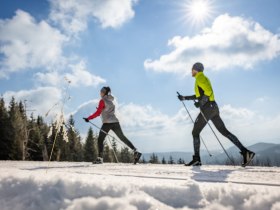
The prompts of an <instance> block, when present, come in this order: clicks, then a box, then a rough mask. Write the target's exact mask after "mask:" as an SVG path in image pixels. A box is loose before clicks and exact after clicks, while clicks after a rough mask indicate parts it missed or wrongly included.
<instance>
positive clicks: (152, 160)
mask: <svg viewBox="0 0 280 210" xmlns="http://www.w3.org/2000/svg"><path fill="white" fill-rule="evenodd" d="M149 162H150V163H153V164H158V163H159V161H158V156H157V155H156V154H155V153H153V154H152V155H151V157H150V161H149Z"/></svg>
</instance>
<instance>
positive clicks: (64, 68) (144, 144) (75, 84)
mask: <svg viewBox="0 0 280 210" xmlns="http://www.w3.org/2000/svg"><path fill="white" fill-rule="evenodd" d="M278 8H280V2H279V1H278V0H268V1H262V0H247V1H244V0H235V1H222V0H176V1H175V0H173V1H169V0H118V1H115V0H106V1H105V0H104V1H100V0H80V1H76V0H67V1H66V0H62V1H55V0H48V1H45V0H42V1H36V0H25V1H21V0H9V1H1V2H0V94H1V95H2V96H3V97H4V99H5V101H6V103H7V104H6V105H8V103H9V101H10V99H11V97H12V96H14V97H15V98H16V100H18V101H19V100H22V101H25V102H26V107H27V109H28V110H30V111H28V112H29V113H30V114H31V112H33V113H34V114H35V115H41V116H45V115H46V113H47V112H48V111H49V110H50V109H51V111H50V112H49V115H48V116H47V117H46V121H47V122H51V121H54V120H55V117H56V114H57V113H59V112H60V110H61V107H62V101H65V103H64V114H65V116H69V115H70V114H72V115H73V116H74V119H75V122H76V127H77V128H78V130H79V132H80V134H81V136H82V137H84V136H86V133H87V130H88V128H89V126H90V125H89V124H86V123H85V122H84V121H83V120H82V117H87V116H89V115H90V114H92V113H93V112H94V111H95V110H96V106H97V104H98V101H99V91H100V89H101V88H102V87H103V86H110V87H111V89H112V95H114V97H115V99H116V100H115V103H116V107H117V111H116V112H117V117H118V118H119V120H120V124H121V126H122V128H123V131H124V133H125V135H126V136H127V137H128V138H129V139H130V140H131V141H132V142H133V143H134V144H135V146H136V147H137V148H138V149H139V150H140V151H143V152H163V151H192V150H193V146H192V135H191V132H192V122H191V120H190V119H189V117H188V116H187V113H186V110H185V109H184V107H183V104H182V103H181V102H180V101H179V100H178V99H177V94H176V92H177V91H179V92H180V93H181V94H182V95H192V94H193V93H194V78H192V77H191V74H190V72H191V67H192V65H193V64H194V63H195V62H198V61H199V62H202V63H203V64H204V66H205V71H204V73H205V75H206V76H207V77H208V78H209V79H210V80H211V83H212V86H213V89H214V93H215V99H216V101H217V103H218V105H219V108H220V113H221V117H222V119H223V120H224V122H225V124H226V126H227V128H228V129H229V130H230V131H231V132H232V133H234V134H235V135H236V136H238V138H239V139H240V141H241V142H242V143H243V144H244V145H245V146H249V145H252V144H255V143H258V142H268V143H280V134H279V129H280V111H279V107H280V100H279V99H280V98H279V89H280V83H279V78H280V72H279V70H278V69H279V66H280V58H279V55H280V36H279V34H280V22H279V20H280V13H279V11H278ZM68 96H70V98H68ZM65 97H66V100H64V98H65ZM58 102H60V103H59V104H58V105H56V104H57V103H58ZM185 104H186V107H187V108H188V110H189V111H190V113H191V115H192V117H193V118H194V119H195V117H196V116H197V114H198V113H199V110H198V109H196V108H195V107H194V106H193V103H192V102H189V101H185ZM31 110H33V111H31ZM92 122H93V123H95V124H96V125H98V126H101V121H100V119H95V120H93V121H92ZM94 130H95V132H98V130H97V129H96V128H94ZM215 131H216V130H215ZM216 133H218V131H216ZM202 136H203V139H204V141H205V143H206V145H207V146H208V147H209V149H211V150H218V149H220V146H219V144H218V142H217V140H216V139H215V137H214V135H213V133H211V130H210V129H209V128H208V127H206V128H205V129H204V130H203V132H202ZM218 137H219V138H220V139H221V141H222V143H223V144H224V145H225V147H230V146H232V143H231V142H230V141H228V140H227V139H225V138H224V137H223V136H221V135H220V134H218ZM202 149H204V148H203V147H202Z"/></svg>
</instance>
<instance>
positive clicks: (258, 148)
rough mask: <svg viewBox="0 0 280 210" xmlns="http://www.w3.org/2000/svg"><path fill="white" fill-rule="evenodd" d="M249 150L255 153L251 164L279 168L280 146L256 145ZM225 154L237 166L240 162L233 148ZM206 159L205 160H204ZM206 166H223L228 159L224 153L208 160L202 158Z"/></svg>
mask: <svg viewBox="0 0 280 210" xmlns="http://www.w3.org/2000/svg"><path fill="white" fill-rule="evenodd" d="M248 149H249V150H251V151H253V152H255V153H256V156H255V158H254V161H253V163H254V164H256V165H271V166H280V144H272V143H263V142H261V143H257V144H254V145H251V146H249V147H248ZM227 153H228V154H229V156H230V157H231V159H234V160H235V161H236V164H239V163H240V162H241V161H242V156H241V155H240V153H239V149H238V148H237V147H235V146H232V147H230V148H229V149H228V150H227ZM205 158H206V159H205ZM203 159H204V160H205V163H206V164H225V163H228V162H229V160H228V157H227V156H226V154H225V153H224V152H221V153H220V154H216V155H215V156H214V157H213V158H211V159H209V158H207V157H205V156H204V157H203Z"/></svg>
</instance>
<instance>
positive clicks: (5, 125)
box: [0, 97, 11, 160]
mask: <svg viewBox="0 0 280 210" xmlns="http://www.w3.org/2000/svg"><path fill="white" fill-rule="evenodd" d="M9 129H10V128H9V114H8V111H7V109H6V108H5V101H4V99H3V98H2V97H1V98H0V160H8V159H9V154H10V149H11V139H10V138H9V136H8V134H9V133H10V132H9Z"/></svg>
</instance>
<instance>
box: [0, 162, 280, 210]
mask: <svg viewBox="0 0 280 210" xmlns="http://www.w3.org/2000/svg"><path fill="white" fill-rule="evenodd" d="M47 166H48V163H46V162H12V161H2V162H0V168H1V169H0V170H1V171H0V207H1V208H0V209H1V210H8V209H29V210H35V209H46V210H47V209H48V210H51V209H69V210H72V209H97V210H103V209H104V210H105V209H120V210H126V209H132V210H133V209H141V210H150V209H164V210H165V209H167V210H168V209H184V210H187V209H213V210H214V209H215V210H216V209H241V210H242V209H254V210H258V209H259V210H266V209H273V210H279V209H280V168H265V167H248V168H245V169H244V168H241V167H233V166H202V167H190V168H189V167H184V166H181V165H141V164H139V165H131V164H103V165H92V164H91V163H69V162H51V163H50V167H49V168H48V167H47Z"/></svg>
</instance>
